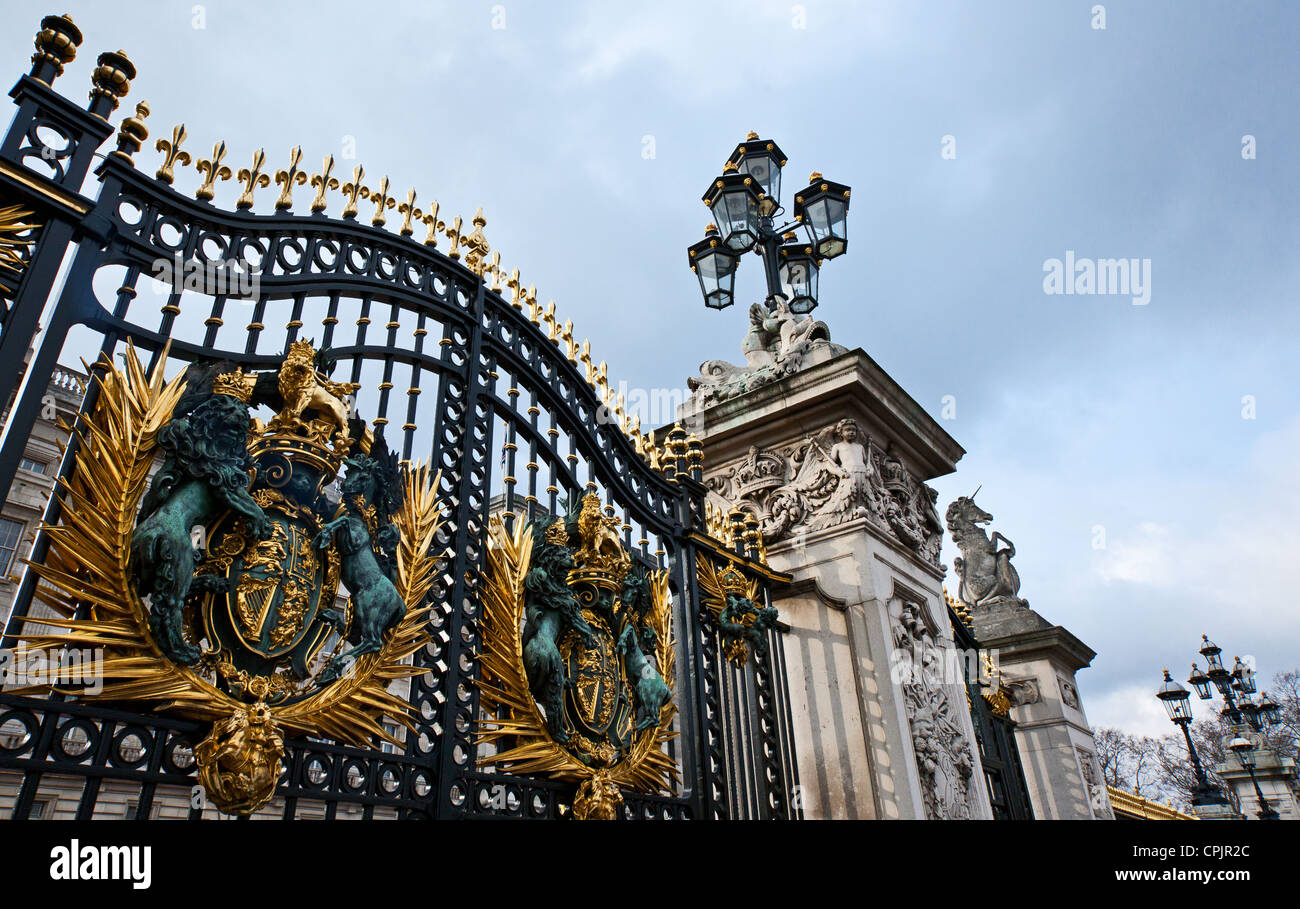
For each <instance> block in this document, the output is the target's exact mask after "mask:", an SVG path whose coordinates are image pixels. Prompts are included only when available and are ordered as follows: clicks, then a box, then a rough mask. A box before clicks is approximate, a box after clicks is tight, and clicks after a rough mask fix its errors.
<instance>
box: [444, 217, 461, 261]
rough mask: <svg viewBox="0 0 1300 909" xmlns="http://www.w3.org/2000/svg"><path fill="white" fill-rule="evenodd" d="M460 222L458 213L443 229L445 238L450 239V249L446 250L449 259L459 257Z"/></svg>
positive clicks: (457, 258)
mask: <svg viewBox="0 0 1300 909" xmlns="http://www.w3.org/2000/svg"><path fill="white" fill-rule="evenodd" d="M460 223H461V222H460V215H457V216H456V217H455V218H454V219H452V222H451V227H449V228H447V230H446V231H445V233H446V236H447V239H449V240H451V249H449V250H447V257H448V258H449V259H456V260H459V259H460V239H461V238H460Z"/></svg>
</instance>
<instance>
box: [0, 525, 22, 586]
mask: <svg viewBox="0 0 1300 909" xmlns="http://www.w3.org/2000/svg"><path fill="white" fill-rule="evenodd" d="M26 526H27V525H25V524H23V523H22V522H21V521H11V520H9V519H8V518H0V577H4V576H5V575H7V574H9V569H11V568H13V565H14V557H15V556H16V555H18V544H19V543H20V542H22V539H23V530H24V529H26Z"/></svg>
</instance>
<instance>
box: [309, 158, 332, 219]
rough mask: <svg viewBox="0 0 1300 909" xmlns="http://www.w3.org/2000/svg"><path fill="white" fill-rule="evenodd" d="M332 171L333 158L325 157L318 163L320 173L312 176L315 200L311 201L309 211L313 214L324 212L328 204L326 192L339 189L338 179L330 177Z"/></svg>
mask: <svg viewBox="0 0 1300 909" xmlns="http://www.w3.org/2000/svg"><path fill="white" fill-rule="evenodd" d="M333 170H334V156H333V155H326V156H325V158H324V160H323V161H321V163H320V173H318V174H312V177H311V185H312V188H313V189H315V190H316V198H314V199H312V200H311V210H312V211H313V212H320V211H324V210H325V209H326V207H328V205H329V203H328V202H327V201H325V192H326V190H331V189H338V188H339V181H338V178H337V177H331V176H330V173H331V172H332V171H333Z"/></svg>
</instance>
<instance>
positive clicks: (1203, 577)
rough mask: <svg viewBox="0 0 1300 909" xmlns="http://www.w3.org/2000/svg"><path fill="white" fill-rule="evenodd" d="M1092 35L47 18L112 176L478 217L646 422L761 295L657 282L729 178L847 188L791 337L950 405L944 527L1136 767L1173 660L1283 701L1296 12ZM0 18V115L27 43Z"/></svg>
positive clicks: (968, 24) (779, 26)
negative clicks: (103, 135) (123, 98)
mask: <svg viewBox="0 0 1300 909" xmlns="http://www.w3.org/2000/svg"><path fill="white" fill-rule="evenodd" d="M1094 5H1095V4H1094V3H1090V2H1053V3H1048V2H1042V0H1032V2H1024V3H991V2H987V3H979V4H975V3H970V4H947V3H897V4H894V3H870V4H868V3H844V4H839V3H831V2H826V0H807V2H805V3H802V4H798V5H793V4H791V3H789V2H784V0H782V2H767V3H762V2H753V3H698V2H693V3H686V2H663V0H660V2H655V3H653V4H640V5H637V7H636V8H634V7H633V5H631V4H613V3H590V4H580V3H540V2H524V0H505V2H503V3H495V4H494V3H491V2H472V0H459V2H456V3H434V2H413V3H405V4H392V5H389V4H380V3H373V4H355V3H329V2H315V3H311V4H307V3H243V2H233V0H214V2H210V3H206V4H203V5H202V6H201V7H200V6H196V5H195V4H193V3H190V2H178V3H145V2H132V3H128V4H105V3H91V2H85V0H70V2H67V3H64V4H63V5H62V6H61V7H60V8H59V11H62V10H64V9H65V8H66V10H67V11H69V12H71V14H72V16H73V18H74V19H75V20H76V22H77V23H78V24H79V26H80V27H81V29H82V30H83V32H84V33H85V36H86V41H85V44H84V45H83V46H82V48H81V53H80V56H79V57H78V59H77V60H76V62H75V63H74V64H72V65H71V66H69V67H68V72H67V73H66V74H65V75H64V76H63V77H62V78H61V79H60V80H59V82H58V83H57V85H58V86H59V88H60V89H61V90H62V91H64V92H65V93H67V94H69V95H70V96H73V97H78V98H80V97H82V96H83V95H84V92H85V91H86V90H87V89H88V87H89V73H90V70H91V69H92V68H93V60H94V57H95V55H96V54H98V53H99V52H100V51H101V50H114V49H118V48H122V49H124V50H126V52H127V53H128V55H129V56H130V58H131V59H132V60H133V61H134V62H135V63H136V66H137V67H138V69H139V77H138V78H137V80H136V82H135V83H134V86H133V89H132V92H131V96H130V102H131V103H130V104H129V105H124V106H123V109H122V110H121V111H119V114H121V113H123V112H125V111H126V110H127V109H128V108H129V107H131V106H133V105H134V102H135V101H136V100H139V99H140V98H147V99H148V100H149V102H150V105H151V107H152V108H153V115H152V117H151V118H150V120H149V125H150V129H151V131H152V133H153V135H152V136H151V138H150V140H149V148H150V151H149V152H148V153H142V154H140V155H138V156H137V161H138V162H141V163H142V166H147V167H150V168H152V167H156V159H157V155H156V154H154V153H153V152H152V151H151V149H152V143H153V141H154V139H155V138H157V137H158V136H159V135H163V134H166V133H169V132H170V126H171V125H172V124H174V123H177V122H181V121H184V122H185V123H186V125H187V127H188V129H189V133H190V139H189V143H188V147H189V148H190V150H191V151H193V152H206V151H207V150H208V149H210V148H211V145H212V143H213V142H214V141H216V140H217V139H224V140H225V141H226V142H227V144H228V145H229V147H230V161H229V163H231V164H232V166H234V167H236V168H238V167H241V166H244V165H245V164H246V161H247V158H248V157H249V155H250V154H251V152H252V151H253V150H254V149H256V148H259V147H265V148H266V150H267V157H268V166H269V167H271V168H278V167H282V166H284V165H285V164H286V163H287V158H288V150H289V149H290V148H291V147H292V146H294V145H301V146H302V147H303V150H304V154H305V162H306V163H307V164H310V165H313V166H314V165H315V164H316V163H317V162H319V160H320V158H321V157H322V156H323V155H324V154H326V153H333V154H335V155H336V156H341V155H342V154H343V153H344V152H346V151H347V150H348V147H347V143H348V142H350V141H352V142H355V150H356V156H357V157H356V162H352V161H341V162H340V163H341V164H342V165H346V166H347V167H348V168H349V169H350V166H351V164H352V163H362V164H364V165H365V167H366V170H367V174H368V175H374V176H376V177H377V176H379V175H382V174H387V175H389V176H390V177H391V178H392V182H393V187H394V190H395V193H396V194H397V195H398V196H399V197H400V196H402V195H404V194H405V189H406V188H407V187H408V186H414V187H416V188H417V189H418V190H419V193H420V201H425V200H428V199H432V198H437V199H438V200H439V201H440V202H441V203H442V207H443V212H444V213H445V214H447V215H453V214H456V213H460V214H462V215H464V216H466V218H467V219H468V216H469V215H471V214H473V212H474V209H475V207H477V206H479V205H481V206H483V208H484V210H485V212H486V214H487V217H488V227H487V234H488V237H489V239H490V240H491V242H492V244H493V247H494V248H497V249H500V250H501V251H502V255H503V262H504V264H505V265H506V266H507V267H508V268H515V267H517V268H519V269H520V270H521V273H522V276H523V278H524V281H525V283H529V284H536V285H537V287H538V292H539V296H540V298H541V299H542V300H543V301H545V300H547V299H550V298H554V299H555V300H556V301H557V303H558V305H559V310H560V314H561V317H562V318H563V317H568V318H572V319H573V320H574V321H575V323H576V334H577V336H579V337H588V338H590V339H591V342H592V348H593V351H594V353H595V355H596V358H597V359H606V360H608V361H609V363H610V373H611V376H612V377H613V378H615V379H616V380H625V381H626V382H627V383H628V385H629V387H630V388H643V389H651V388H665V387H680V386H682V385H683V384H684V382H685V379H686V377H687V376H688V375H691V374H694V373H695V372H696V371H697V369H698V366H699V364H700V363H701V362H702V361H703V360H706V359H711V358H714V357H723V358H728V359H731V360H733V361H735V360H738V359H740V354H739V342H740V338H741V336H742V335H743V333H744V329H745V323H746V315H745V308H746V307H745V305H744V304H746V303H748V302H750V301H751V300H754V299H757V298H758V297H759V296H760V295H761V288H760V282H761V268H760V267H759V263H758V261H757V260H756V259H752V258H750V259H746V260H745V262H744V264H743V267H742V274H741V278H740V280H739V282H738V287H737V290H738V297H739V298H740V301H741V305H738V306H735V307H732V308H731V309H729V310H727V311H725V312H722V313H717V312H713V311H706V310H705V309H704V307H703V305H702V302H701V300H700V298H699V294H698V290H697V287H696V285H695V279H694V277H693V276H692V274H691V273H690V271H689V270H688V268H687V267H686V264H685V263H686V255H685V249H686V246H687V245H688V244H690V243H692V242H694V241H695V240H697V239H699V237H700V236H701V234H702V230H703V227H704V225H705V223H706V221H707V220H708V213H707V211H706V209H705V208H704V207H703V205H702V203H701V202H700V201H699V196H700V194H701V192H702V191H703V189H704V188H705V186H706V185H707V184H708V182H709V180H710V178H711V177H713V176H714V175H715V174H716V173H717V172H718V171H719V169H720V166H721V164H722V162H723V161H724V160H725V158H726V156H727V154H728V153H729V152H730V151H731V149H732V147H733V146H734V145H735V143H736V142H738V141H740V140H741V139H742V138H743V137H744V135H745V133H746V132H747V131H748V130H751V129H753V130H757V131H758V132H760V133H761V134H762V135H763V136H765V137H771V138H773V139H775V140H777V141H778V142H779V143H780V145H781V146H782V148H783V150H784V151H785V152H786V154H787V155H788V156H789V159H790V163H789V165H788V167H787V170H786V182H785V187H786V190H787V192H786V200H785V201H786V202H787V204H788V203H789V201H790V191H791V190H793V189H796V188H798V187H799V186H802V185H803V182H804V179H805V178H806V176H807V174H808V172H809V171H810V170H813V169H816V170H820V171H822V172H824V173H825V175H826V176H827V177H829V178H831V179H834V180H837V181H840V182H843V183H847V184H850V185H851V186H852V187H853V205H852V210H851V213H850V226H849V238H850V244H849V252H848V254H847V255H845V256H843V257H841V258H839V259H836V260H835V261H833V262H830V263H828V264H827V266H826V267H825V269H824V270H823V274H822V284H821V304H822V305H821V306H820V307H819V308H818V310H817V316H818V317H819V318H823V319H825V320H826V321H827V322H828V323H829V325H830V327H831V330H832V335H833V337H834V339H835V340H836V341H838V342H840V343H843V344H845V345H847V346H849V347H862V348H863V349H865V350H866V351H867V352H868V353H869V354H870V355H871V356H872V357H874V358H875V359H876V360H877V362H879V363H880V364H881V365H882V366H883V367H884V368H885V369H886V370H888V371H889V372H890V373H891V374H892V375H893V376H894V378H895V379H896V380H897V381H898V382H899V383H900V384H901V385H902V386H903V387H904V388H905V389H907V390H908V391H909V392H910V393H911V394H912V395H913V397H915V398H916V400H917V401H919V402H920V403H921V404H922V406H924V407H925V408H926V409H927V410H928V411H929V412H930V413H931V414H932V415H934V416H935V417H936V418H939V417H940V415H941V411H942V406H943V403H942V402H943V400H944V396H945V395H952V396H954V397H955V405H956V414H955V417H954V418H952V419H947V420H943V421H942V422H943V425H944V426H945V428H946V429H947V430H948V431H949V432H950V433H951V434H952V435H953V436H954V437H955V438H956V439H957V440H958V441H959V442H960V443H961V444H962V445H963V446H964V447H965V448H966V450H967V452H968V454H967V455H966V457H965V458H963V460H962V461H961V463H960V465H959V468H958V471H957V473H956V474H954V475H952V476H951V477H946V478H942V479H939V480H937V481H935V482H934V485H935V486H937V487H938V489H939V492H940V499H941V505H946V503H947V502H949V501H951V500H952V499H953V498H954V497H955V496H957V495H959V494H963V493H966V494H968V493H969V492H970V491H971V490H973V489H974V488H975V487H976V486H978V485H980V484H982V485H983V490H982V491H981V492H980V495H979V501H980V503H981V504H982V505H983V506H984V507H985V508H986V509H988V510H990V511H991V512H992V513H993V514H994V516H995V522H994V525H993V526H994V528H996V529H998V530H1000V531H1001V532H1002V533H1004V534H1005V535H1006V536H1008V537H1010V538H1011V539H1012V540H1013V541H1014V542H1015V544H1016V548H1017V555H1016V558H1015V564H1016V566H1017V568H1018V569H1019V572H1020V576H1021V578H1022V582H1023V586H1022V589H1021V593H1022V595H1024V596H1026V597H1028V599H1029V600H1030V603H1031V605H1032V606H1033V607H1034V608H1035V609H1037V610H1038V611H1039V612H1040V613H1041V614H1043V615H1044V616H1045V617H1046V618H1048V619H1049V620H1051V621H1053V622H1056V623H1059V624H1061V625H1064V626H1066V627H1067V628H1069V629H1070V630H1071V631H1073V632H1074V633H1075V634H1077V635H1078V636H1079V637H1080V638H1082V639H1083V640H1084V641H1085V642H1086V643H1088V644H1089V645H1090V646H1092V647H1093V648H1094V649H1095V650H1097V652H1098V657H1097V659H1096V661H1095V662H1094V664H1093V667H1092V668H1091V669H1088V670H1085V671H1084V672H1082V673H1081V674H1080V687H1081V690H1082V693H1083V695H1084V699H1085V707H1086V709H1087V711H1088V715H1089V718H1090V720H1091V721H1092V722H1093V723H1094V724H1095V725H1119V726H1122V727H1124V728H1127V729H1130V730H1132V731H1136V732H1144V733H1152V734H1163V733H1165V732H1166V731H1169V730H1171V727H1170V726H1169V725H1168V721H1167V720H1166V719H1165V718H1164V714H1163V711H1162V710H1161V708H1160V706H1159V704H1158V702H1157V701H1156V700H1155V699H1154V697H1153V696H1152V692H1153V691H1154V689H1155V687H1156V686H1157V684H1158V681H1159V678H1160V668H1161V666H1163V665H1169V666H1170V668H1171V669H1173V670H1174V671H1175V672H1176V673H1177V674H1178V677H1180V678H1185V677H1186V675H1187V670H1188V664H1189V663H1190V661H1191V659H1192V657H1193V656H1194V655H1195V650H1196V648H1197V646H1198V645H1199V636H1200V634H1201V633H1202V632H1207V633H1209V634H1210V635H1211V637H1213V638H1214V639H1215V640H1217V641H1218V643H1219V644H1220V645H1221V646H1222V647H1223V648H1224V649H1225V651H1226V652H1227V654H1228V655H1232V654H1236V653H1240V654H1242V655H1251V656H1254V657H1255V658H1256V660H1257V664H1258V668H1259V671H1260V673H1261V674H1262V675H1263V676H1265V677H1271V676H1272V674H1273V673H1274V672H1275V671H1278V670H1282V669H1289V668H1294V667H1296V666H1297V665H1300V646H1298V645H1300V623H1298V622H1297V621H1296V618H1295V615H1296V606H1295V603H1294V595H1295V591H1294V587H1293V584H1292V582H1291V581H1292V576H1293V572H1291V571H1289V570H1288V569H1290V568H1291V566H1292V565H1293V563H1294V562H1295V560H1296V553H1297V552H1298V551H1300V531H1298V530H1297V526H1298V524H1297V511H1300V491H1298V490H1297V483H1296V479H1295V465H1296V461H1297V457H1296V452H1297V450H1300V404H1298V402H1297V394H1296V387H1297V378H1298V376H1297V372H1300V367H1298V366H1297V362H1296V351H1297V329H1300V315H1298V314H1297V313H1298V310H1297V306H1296V297H1297V291H1296V288H1297V285H1298V283H1300V268H1298V263H1300V257H1298V256H1297V255H1296V251H1295V250H1296V242H1297V239H1300V237H1298V234H1300V231H1298V229H1297V225H1298V223H1300V220H1298V215H1297V212H1300V204H1298V203H1300V198H1298V196H1300V192H1298V190H1297V187H1298V185H1300V183H1298V181H1297V179H1296V170H1297V165H1300V161H1298V160H1297V158H1298V156H1297V152H1296V150H1297V148H1300V135H1298V134H1297V126H1296V124H1297V112H1296V103H1297V98H1298V97H1300V92H1297V88H1298V86H1297V75H1298V68H1300V55H1298V54H1297V53H1296V48H1297V46H1298V45H1300V34H1298V31H1300V29H1298V27H1297V26H1298V25H1300V7H1297V6H1296V5H1295V4H1290V3H1282V2H1279V3H1255V4H1244V3H1233V2H1225V3H1208V2H1193V0H1182V2H1169V3H1159V2H1141V3H1127V2H1110V3H1106V4H1104V6H1105V13H1104V15H1105V23H1104V24H1105V28H1104V29H1101V28H1096V27H1094V26H1095V25H1097V24H1099V19H1098V16H1097V14H1096V13H1095V12H1094V10H1093V7H1094ZM0 6H2V8H3V13H4V22H5V29H4V31H3V34H0V51H2V53H0V59H2V60H5V61H8V62H7V65H8V66H9V68H10V72H11V74H12V76H13V77H14V78H16V77H17V75H18V74H19V73H20V72H22V71H25V68H26V66H27V60H28V58H29V56H30V54H31V50H32V48H31V43H30V41H31V35H32V34H34V32H35V30H36V28H37V27H38V24H39V20H40V18H41V16H42V15H44V14H46V13H48V12H53V11H55V10H54V8H53V7H51V6H50V5H49V4H46V3H38V4H30V3H15V2H10V0H6V2H3V4H0ZM196 26H201V27H196ZM502 26H503V27H502ZM946 136H950V137H952V140H950V141H949V144H948V147H949V148H954V147H955V151H956V155H955V157H948V158H945V157H944V156H943V154H942V152H943V150H944V147H945V144H944V142H945V140H944V137H946ZM1247 136H1250V137H1253V141H1252V140H1247V139H1244V137H1247ZM1251 147H1253V151H1254V154H1255V156H1254V157H1253V158H1248V157H1243V149H1244V148H1246V149H1247V150H1249V149H1250V148H1251ZM299 193H300V194H303V193H305V190H300V191H299ZM267 194H268V195H270V192H269V191H267ZM232 200H233V196H232V198H231V199H230V200H226V201H227V203H229V201H232ZM1067 250H1071V251H1073V253H1074V255H1075V256H1076V257H1078V258H1080V259H1083V258H1090V259H1103V258H1112V257H1115V258H1118V257H1124V258H1130V259H1138V260H1150V271H1149V280H1150V287H1149V291H1150V299H1149V302H1148V303H1147V304H1146V305H1133V303H1132V302H1131V297H1130V296H1119V295H1090V296H1080V295H1069V296H1065V295H1059V296H1057V295H1048V294H1046V293H1044V284H1043V279H1044V263H1045V262H1046V261H1047V260H1050V259H1052V258H1064V257H1065V255H1066V251H1067ZM1248 396H1249V397H1248ZM1252 406H1253V411H1252V409H1251V408H1252ZM1243 414H1245V416H1243ZM1247 417H1249V418H1247ZM1099 529H1100V530H1099ZM1103 532H1104V540H1103V539H1102V535H1103ZM1103 542H1104V548H1098V544H1101V543H1103ZM954 554H955V553H954V552H953V550H952V547H951V546H947V547H946V548H945V553H944V558H945V562H948V563H950V562H951V559H952V556H953V555H954ZM954 587H955V583H954V582H953V581H952V580H951V578H950V582H949V589H950V590H951V589H954ZM1197 706H1198V708H1199V707H1200V705H1199V704H1198V705H1197Z"/></svg>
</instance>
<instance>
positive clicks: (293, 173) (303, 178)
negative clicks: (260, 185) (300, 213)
mask: <svg viewBox="0 0 1300 909" xmlns="http://www.w3.org/2000/svg"><path fill="white" fill-rule="evenodd" d="M306 182H307V175H306V174H305V173H303V171H302V147H301V146H298V145H295V146H294V147H293V148H291V149H290V150H289V169H288V170H277V171H276V172H275V184H276V185H277V186H279V187H282V188H281V190H280V198H278V199H276V200H275V210H276V211H287V210H288V209H291V208H293V187H294V184H295V183H296V184H297V185H298V186H302V185H304V184H305V183H306Z"/></svg>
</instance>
